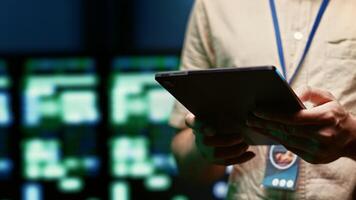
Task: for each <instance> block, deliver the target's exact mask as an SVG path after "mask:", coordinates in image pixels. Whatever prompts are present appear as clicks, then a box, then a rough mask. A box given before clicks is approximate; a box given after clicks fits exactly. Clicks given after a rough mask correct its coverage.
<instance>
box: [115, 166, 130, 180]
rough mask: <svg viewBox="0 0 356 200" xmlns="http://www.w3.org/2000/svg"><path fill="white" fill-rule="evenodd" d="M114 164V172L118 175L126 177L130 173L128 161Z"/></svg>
mask: <svg viewBox="0 0 356 200" xmlns="http://www.w3.org/2000/svg"><path fill="white" fill-rule="evenodd" d="M112 166H113V174H114V175H115V176H117V177H125V176H128V175H129V174H130V170H129V167H130V165H128V164H126V163H114V164H113V165H112Z"/></svg>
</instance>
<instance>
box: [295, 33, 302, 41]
mask: <svg viewBox="0 0 356 200" xmlns="http://www.w3.org/2000/svg"><path fill="white" fill-rule="evenodd" d="M302 38H303V34H302V33H301V32H295V33H294V39H296V40H301V39H302Z"/></svg>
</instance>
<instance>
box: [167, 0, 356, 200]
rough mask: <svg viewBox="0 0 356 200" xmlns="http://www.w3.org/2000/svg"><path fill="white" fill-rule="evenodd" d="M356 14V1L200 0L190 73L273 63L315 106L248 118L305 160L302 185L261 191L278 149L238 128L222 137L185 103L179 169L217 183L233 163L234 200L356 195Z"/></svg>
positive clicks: (190, 38) (187, 52) (176, 113)
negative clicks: (272, 151)
mask: <svg viewBox="0 0 356 200" xmlns="http://www.w3.org/2000/svg"><path fill="white" fill-rule="evenodd" d="M325 4H327V5H325ZM323 6H324V8H322V7H323ZM273 9H274V10H273ZM321 10H322V11H323V12H321ZM318 18H319V19H318ZM353 19H356V3H355V2H354V1H352V0H345V1H336V0H330V2H329V1H327V0H313V1H309V0H297V1H294V0H293V1H292V0H287V1H284V0H270V1H266V0H249V1H244V0H234V1H229V0H218V1H216V0H196V2H195V4H194V7H193V10H192V13H191V16H190V21H189V25H188V29H187V33H186V38H185V43H184V48H183V52H182V62H181V69H182V70H188V69H189V70H192V69H208V68H214V67H236V66H237V67H239V66H259V65H274V66H277V67H278V69H279V71H283V72H284V75H285V78H286V80H291V79H293V80H292V81H290V85H291V87H292V88H293V89H295V90H298V89H300V88H304V89H301V90H299V92H298V96H299V98H300V99H301V100H302V101H303V102H304V103H305V104H308V105H311V106H308V109H305V110H302V111H300V112H297V113H295V114H291V115H281V114H278V113H264V112H263V111H255V112H254V114H253V116H251V117H250V118H249V119H248V120H247V121H246V125H247V126H248V127H249V129H250V130H253V131H257V132H258V133H260V134H263V135H266V136H268V137H270V138H272V139H274V140H275V141H277V142H279V143H280V144H282V145H284V147H285V148H287V149H288V150H289V151H290V152H293V153H294V154H296V155H298V156H299V157H300V158H301V159H300V162H299V168H298V173H297V180H296V181H297V183H296V188H295V189H294V190H283V189H275V188H272V189H271V188H267V187H261V184H262V182H263V180H264V176H265V173H266V167H267V162H268V158H267V153H268V151H269V148H270V147H269V146H252V145H250V146H249V145H248V144H246V143H245V142H244V140H243V138H242V137H241V133H235V132H233V130H232V131H231V134H219V130H214V129H213V128H212V127H209V124H205V123H204V121H200V120H199V119H197V118H195V116H194V115H193V114H191V113H189V112H188V111H187V110H186V109H185V108H184V107H183V106H182V105H181V104H179V102H176V104H175V107H174V110H173V113H172V115H171V119H170V124H171V125H172V126H173V127H176V128H178V129H179V132H178V133H177V134H176V135H175V136H174V138H173V139H172V143H171V148H172V151H173V154H174V156H175V158H176V161H177V165H178V169H179V173H180V175H181V176H182V177H185V178H186V179H187V181H189V182H194V183H197V184H202V183H211V182H213V181H214V180H217V179H218V178H220V177H222V176H223V175H224V174H225V171H226V166H228V165H233V170H232V172H231V174H230V176H229V180H228V182H229V187H228V192H227V199H253V200H255V199H323V200H324V199H356V195H355V193H356V161H355V160H356V117H355V115H354V114H353V113H355V112H356V26H354V23H353ZM318 20H319V24H317V25H315V24H316V21H318ZM313 29H315V30H314V36H313V38H312V39H310V38H311V36H312V35H313V33H312V32H313ZM277 33H279V34H277ZM279 40H280V41H279ZM310 40H311V41H312V42H310ZM281 44H283V45H281ZM308 44H309V47H307V46H308ZM308 48H309V49H308ZM303 54H305V55H303ZM281 58H282V59H281ZM301 60H302V62H300V61H301ZM283 62H285V63H283ZM282 65H283V66H282ZM202 101H204V99H202ZM287 155H289V154H287Z"/></svg>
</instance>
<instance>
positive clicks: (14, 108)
mask: <svg viewBox="0 0 356 200" xmlns="http://www.w3.org/2000/svg"><path fill="white" fill-rule="evenodd" d="M192 5H193V0H169V1H167V0H87V1H85V0H52V1H48V0H3V1H1V2H0V59H2V60H3V61H4V62H5V63H6V66H7V72H6V73H4V74H5V75H6V76H7V77H8V78H9V79H10V81H11V85H10V87H9V88H8V91H7V90H6V91H5V92H6V93H7V94H8V95H9V98H10V99H11V100H10V104H9V106H10V111H11V115H12V119H13V120H12V122H11V123H9V125H8V126H4V127H3V128H1V129H2V130H3V132H4V133H5V132H6V134H7V136H6V137H8V140H6V142H5V143H6V146H8V151H9V152H8V153H7V155H6V156H8V157H9V159H10V160H12V165H11V166H12V171H11V173H9V174H7V175H6V176H8V177H7V178H3V179H0V188H1V191H0V199H2V198H5V199H31V198H30V196H31V195H30V194H28V193H30V192H29V189H28V187H27V186H28V185H30V186H34V187H35V188H36V191H37V192H38V191H40V194H38V196H36V194H35V195H34V196H32V197H33V199H115V198H114V197H112V194H111V193H110V191H111V189H110V188H111V185H112V184H113V183H115V182H120V183H125V184H126V185H128V186H129V188H130V189H129V197H128V198H127V199H140V197H142V196H145V197H146V198H145V199H175V200H183V199H213V198H216V199H218V198H217V197H216V195H215V196H214V193H213V191H214V188H215V190H217V188H220V189H221V187H215V186H216V185H215V186H214V185H210V186H201V187H197V186H192V185H189V184H188V183H187V181H183V180H180V179H179V178H178V177H177V175H176V172H166V174H168V175H169V176H170V177H171V180H172V184H171V186H170V187H169V188H168V189H165V190H163V191H159V192H152V191H149V190H147V188H146V187H145V186H144V179H142V178H132V177H124V178H122V177H121V178H117V177H115V176H113V175H112V174H111V173H110V170H109V169H110V167H111V164H110V161H109V160H110V153H109V147H108V146H109V145H108V143H109V141H110V138H111V137H112V136H113V135H117V134H118V135H121V136H122V135H125V134H126V133H125V131H123V130H125V128H122V129H120V127H119V128H117V127H114V128H113V126H112V125H110V112H111V111H110V105H109V103H108V102H109V101H110V98H111V97H110V92H109V90H110V88H109V87H110V78H111V75H112V73H114V72H115V69H113V67H112V65H113V62H114V61H115V60H116V59H118V58H132V57H136V58H137V57H140V58H150V57H151V58H152V57H157V56H159V57H163V58H164V57H176V58H177V59H179V56H180V53H181V49H182V44H183V39H184V33H185V29H186V24H187V21H188V17H189V13H190V10H191V7H192ZM73 58H88V59H91V60H93V61H94V62H95V65H96V70H95V71H94V72H91V73H92V74H94V75H95V76H97V77H98V84H97V86H96V87H95V88H94V90H95V93H96V94H97V95H98V97H99V99H98V105H97V106H98V110H99V112H100V115H101V119H100V121H99V122H98V123H96V124H95V125H93V126H94V128H93V130H95V131H96V135H97V137H96V138H95V140H96V144H97V152H96V153H97V156H98V157H99V160H100V168H99V170H98V172H97V173H98V174H96V175H95V176H89V177H87V176H83V179H84V180H85V181H84V182H85V186H84V188H83V189H82V190H81V191H79V192H75V193H70V194H66V193H63V192H61V191H58V189H57V181H55V180H51V181H48V180H42V179H37V180H36V179H35V180H32V179H31V180H29V179H28V178H26V177H25V176H24V174H23V168H24V165H25V164H24V161H23V156H24V154H25V153H26V152H24V149H23V148H22V145H23V143H24V142H26V141H27V140H28V139H29V136H28V135H26V132H27V131H29V130H30V131H32V132H35V133H34V135H35V136H33V135H32V136H31V137H35V138H41V139H45V136H43V134H42V132H41V131H42V128H41V127H39V128H38V130H37V129H35V130H32V129H31V128H29V127H27V126H26V124H24V123H23V122H22V119H23V115H24V108H23V107H24V104H23V98H24V92H25V86H26V82H25V81H24V80H26V78H28V77H31V76H33V75H36V73H37V72H33V71H32V72H29V69H28V68H27V67H26V63H27V62H28V61H29V60H33V59H49V60H51V59H52V60H58V59H73ZM147 62H148V61H147ZM142 65H143V66H149V64H147V63H146V64H142ZM49 66H51V65H49ZM177 67H178V64H177V65H176V69H177ZM54 68H55V67H54ZM167 69H168V68H167ZM169 69H170V70H172V68H169ZM125 70H126V71H132V72H136V73H141V72H142V73H145V72H146V71H151V72H154V71H158V70H159V69H157V68H155V66H153V67H152V66H149V67H147V69H146V68H144V67H141V68H140V67H138V68H136V67H135V68H133V69H125ZM125 70H123V71H125ZM160 70H164V68H161V69H160ZM54 71H55V70H54ZM51 73H52V72H51ZM71 73H72V72H71ZM73 73H74V72H73ZM74 74H75V73H74ZM48 75H51V74H48ZM52 75H55V72H53V74H52ZM43 126H45V125H43ZM91 126H92V125H88V127H91ZM152 126H156V125H152ZM63 127H65V128H68V129H73V130H74V129H75V128H78V127H71V126H69V127H68V126H67V125H65V124H64V125H63ZM63 127H61V128H60V130H62V128H63ZM88 127H84V129H83V127H81V128H82V129H81V130H85V128H88ZM131 128H132V127H131ZM36 131H37V132H36ZM120 131H121V132H120ZM149 131H150V130H149V129H147V130H146V131H143V132H144V133H143V135H145V134H147V133H145V132H149ZM160 131H161V132H167V134H170V136H169V137H164V138H160V140H161V141H159V143H162V144H164V145H166V146H167V148H168V147H169V142H170V137H171V136H172V135H173V134H174V131H175V130H173V129H169V130H168V129H167V127H164V128H162V129H160ZM59 132H60V131H59ZM84 133H85V132H84ZM36 134H37V135H36ZM84 135H85V134H84ZM146 136H147V135H146ZM4 137H5V136H4ZM58 137H59V138H61V137H62V136H58ZM83 137H85V136H83ZM148 138H149V137H148ZM158 139H159V138H158ZM158 139H157V138H154V139H152V138H149V140H150V142H151V143H154V142H157V141H156V140H158ZM162 140H163V141H162ZM66 145H68V144H66ZM155 153H157V152H150V155H151V154H155ZM158 153H159V152H158ZM221 184H222V183H221V182H220V186H221ZM26 187H27V189H26ZM26 191H27V192H26ZM35 193H36V192H35ZM37 197H38V198H37Z"/></svg>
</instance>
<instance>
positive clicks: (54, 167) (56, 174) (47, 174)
mask: <svg viewBox="0 0 356 200" xmlns="http://www.w3.org/2000/svg"><path fill="white" fill-rule="evenodd" d="M65 174H66V172H65V170H64V168H63V166H61V165H59V164H48V165H46V166H44V168H43V178H44V179H47V180H52V179H58V178H62V177H64V176H65Z"/></svg>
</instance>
